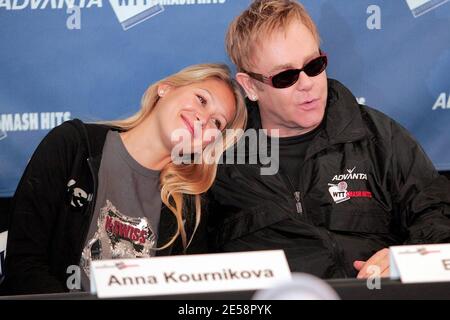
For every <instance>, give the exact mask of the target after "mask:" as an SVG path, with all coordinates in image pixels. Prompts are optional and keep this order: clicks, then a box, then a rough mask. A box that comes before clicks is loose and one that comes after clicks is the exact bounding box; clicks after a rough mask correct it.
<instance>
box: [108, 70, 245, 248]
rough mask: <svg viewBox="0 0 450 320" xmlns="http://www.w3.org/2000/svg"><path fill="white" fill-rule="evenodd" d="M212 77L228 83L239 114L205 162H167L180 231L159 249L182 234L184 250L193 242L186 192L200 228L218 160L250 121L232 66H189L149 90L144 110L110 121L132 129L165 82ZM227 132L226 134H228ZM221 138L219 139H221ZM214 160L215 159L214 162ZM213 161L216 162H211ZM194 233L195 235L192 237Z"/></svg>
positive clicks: (169, 196)
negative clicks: (187, 223) (205, 196)
mask: <svg viewBox="0 0 450 320" xmlns="http://www.w3.org/2000/svg"><path fill="white" fill-rule="evenodd" d="M208 79H217V80H220V81H223V82H224V83H226V84H227V85H228V86H229V88H230V89H231V91H232V92H233V94H234V98H235V104H236V113H235V116H234V118H233V120H232V121H230V122H229V123H228V125H227V127H226V129H234V130H227V131H226V132H225V130H224V131H223V132H222V141H221V143H220V144H219V143H217V142H216V143H214V142H213V143H211V144H209V145H208V146H207V147H206V148H205V149H204V150H203V153H202V160H207V161H202V162H201V163H200V164H196V163H192V164H174V163H173V162H170V163H169V164H168V165H166V166H165V167H164V168H163V169H162V171H161V175H160V185H161V200H162V202H163V203H164V204H165V205H166V206H167V207H168V208H169V209H170V211H171V212H172V213H173V214H174V215H175V218H176V220H177V225H178V227H177V232H176V233H175V235H174V236H173V237H172V239H171V240H170V241H169V242H168V243H167V244H165V245H164V246H163V247H161V248H159V250H162V249H165V248H167V247H169V246H170V245H172V243H173V242H174V241H175V240H176V239H177V237H178V236H179V235H181V240H182V244H183V247H184V249H185V250H186V249H187V247H188V246H189V244H190V241H189V242H188V240H187V236H186V231H185V228H184V224H183V206H184V203H185V201H184V200H185V198H184V197H185V195H194V198H195V211H196V212H195V216H196V221H195V228H194V233H195V230H196V229H197V227H198V225H199V223H200V219H201V194H202V193H205V192H206V191H207V190H208V189H209V188H210V187H211V185H212V184H213V182H214V179H215V178H216V171H217V163H218V160H219V158H220V156H221V155H222V153H223V151H225V150H226V149H227V148H229V147H230V146H232V145H233V143H235V142H236V141H237V140H238V139H239V135H240V134H241V133H242V130H239V129H244V127H245V124H246V121H247V110H246V107H245V102H244V99H243V96H242V91H241V89H240V87H239V85H238V84H237V83H236V82H235V81H234V80H233V78H232V76H231V73H230V70H229V68H228V67H227V66H226V65H224V64H198V65H193V66H190V67H187V68H185V69H183V70H181V71H179V72H178V73H175V74H173V75H171V76H168V77H167V78H165V79H162V80H160V81H158V82H156V83H154V84H152V85H151V86H150V87H148V88H147V90H146V91H145V93H144V95H143V97H142V100H141V109H140V110H139V111H138V112H137V113H136V114H134V115H132V116H131V117H129V118H127V119H123V120H117V121H111V122H108V124H110V125H113V126H115V127H118V128H120V129H122V130H124V131H127V130H130V129H132V128H134V127H136V126H138V125H139V124H140V123H142V122H143V121H144V119H146V117H147V116H148V115H149V114H150V113H151V112H152V110H153V108H154V107H155V105H156V104H157V102H158V100H159V98H160V97H159V95H158V87H159V86H160V85H161V84H168V85H170V86H172V87H175V88H176V87H182V86H186V85H190V84H193V83H198V82H202V81H205V80H208ZM225 133H226V134H225ZM220 140H221V139H217V140H216V141H220ZM211 159H214V161H211ZM210 163H212V164H210ZM192 239H193V235H192V236H191V240H192Z"/></svg>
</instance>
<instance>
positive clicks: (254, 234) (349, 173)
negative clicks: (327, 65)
mask: <svg viewBox="0 0 450 320" xmlns="http://www.w3.org/2000/svg"><path fill="white" fill-rule="evenodd" d="M328 87H329V97H328V101H327V108H326V116H325V118H324V121H325V123H324V125H323V129H322V130H321V131H320V132H319V133H318V134H317V136H315V138H314V139H313V141H312V142H311V144H310V146H309V148H308V150H307V154H306V157H305V160H304V164H303V166H302V167H301V170H300V172H299V176H300V185H299V186H293V185H292V184H291V183H290V182H289V179H288V178H287V177H286V176H285V175H284V174H283V173H278V174H276V175H272V176H262V175H260V165H251V164H246V165H243V164H224V165H221V166H220V167H219V170H218V174H217V178H216V182H215V184H214V185H213V188H212V189H211V190H210V193H209V198H210V209H209V213H210V214H209V231H210V235H211V237H212V240H211V245H212V247H213V248H212V249H213V250H214V251H246V250H266V249H284V251H285V253H286V256H287V259H288V262H289V265H290V267H291V270H292V271H298V272H308V273H311V274H314V275H317V276H319V277H322V278H336V277H352V276H355V275H356V274H357V271H356V270H355V269H354V268H353V261H355V260H367V259H368V258H369V257H371V256H372V255H373V254H374V253H375V252H377V251H378V250H380V249H382V248H385V247H389V246H391V245H398V244H407V243H408V244H418V243H437V242H450V184H449V181H448V180H447V179H446V178H445V177H443V176H440V175H438V173H437V172H436V170H435V169H434V167H433V165H432V163H431V161H430V160H429V159H428V158H427V156H426V155H425V153H424V152H423V150H422V149H421V147H420V146H419V144H418V143H417V142H416V141H414V139H413V138H412V137H411V136H410V134H409V133H408V132H407V131H406V130H405V129H404V128H402V127H401V126H400V125H399V124H397V123H396V122H395V121H393V120H392V119H390V118H388V117H387V116H385V115H384V114H382V113H381V112H379V111H376V110H374V109H371V108H369V107H366V106H361V105H358V103H357V102H356V99H355V97H354V96H353V95H352V94H351V93H350V92H349V91H348V90H347V89H346V88H345V87H344V86H343V85H342V84H340V83H339V82H337V81H335V80H329V83H328ZM260 127H261V124H260V118H259V111H258V108H257V106H255V105H253V106H250V107H249V128H256V129H258V128H260ZM291 180H292V179H291ZM296 192H297V193H296ZM295 193H296V194H295ZM296 198H297V199H296ZM297 200H298V201H297Z"/></svg>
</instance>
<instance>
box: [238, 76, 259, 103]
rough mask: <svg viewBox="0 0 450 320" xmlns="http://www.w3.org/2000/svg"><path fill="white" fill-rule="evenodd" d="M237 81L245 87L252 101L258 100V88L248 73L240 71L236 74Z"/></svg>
mask: <svg viewBox="0 0 450 320" xmlns="http://www.w3.org/2000/svg"><path fill="white" fill-rule="evenodd" d="M236 81H237V82H238V83H239V84H240V85H241V87H242V88H244V91H245V93H246V94H247V96H248V98H249V99H250V100H252V101H256V100H258V94H257V91H256V88H255V86H254V84H253V80H252V78H250V76H249V75H248V74H246V73H243V72H238V73H237V74H236Z"/></svg>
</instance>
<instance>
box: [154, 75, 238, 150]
mask: <svg viewBox="0 0 450 320" xmlns="http://www.w3.org/2000/svg"><path fill="white" fill-rule="evenodd" d="M158 94H159V96H160V99H159V101H158V102H157V104H156V106H155V109H154V111H153V112H154V116H155V117H156V119H157V123H158V124H159V126H160V127H159V130H160V132H161V138H162V140H163V143H164V145H165V146H166V147H167V149H168V150H169V151H170V152H172V149H173V148H175V147H177V149H180V147H181V148H182V149H183V152H182V153H183V154H191V153H197V152H199V151H201V150H203V149H204V148H205V147H206V146H207V145H208V144H209V143H211V142H212V141H213V140H214V138H215V137H217V135H218V134H220V131H222V130H224V129H225V128H226V127H227V126H228V124H229V123H230V122H231V121H232V120H233V118H234V115H235V112H236V104H235V98H234V94H233V91H232V90H231V88H230V87H229V86H228V85H227V84H226V83H225V82H223V81H221V80H216V79H208V80H205V81H202V82H199V83H194V84H191V85H187V86H183V87H172V86H170V85H165V84H162V85H160V86H159V87H158ZM153 112H152V113H153Z"/></svg>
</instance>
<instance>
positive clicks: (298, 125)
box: [238, 22, 327, 137]
mask: <svg viewBox="0 0 450 320" xmlns="http://www.w3.org/2000/svg"><path fill="white" fill-rule="evenodd" d="M285 31H286V32H284V31H283V30H282V31H275V32H274V33H273V34H272V35H271V36H270V37H267V38H265V39H261V42H260V44H259V45H258V46H257V47H256V50H255V56H254V57H253V61H254V66H253V68H252V70H250V71H252V72H255V73H260V74H263V75H265V76H273V75H276V74H278V73H279V72H281V71H284V70H287V69H301V68H303V66H304V65H305V64H307V63H308V62H309V61H311V60H312V59H314V58H316V57H318V56H319V55H320V53H319V45H318V43H317V41H316V40H315V39H314V37H313V35H312V33H311V31H309V29H308V28H307V27H305V26H304V25H303V24H301V23H299V22H293V23H291V24H290V25H289V27H288V28H287V29H286V30H285ZM239 79H240V77H239V76H238V80H239ZM239 82H240V83H241V84H243V83H242V81H239ZM247 83H248V85H247V86H246V85H245V84H243V86H244V88H245V89H246V91H247V93H248V94H249V96H251V95H254V96H256V97H257V99H258V104H259V107H260V113H261V120H262V125H263V128H264V129H279V130H280V136H281V137H283V136H284V137H286V136H295V135H301V134H304V133H307V132H309V131H311V130H313V129H314V128H316V127H317V126H319V124H320V123H321V121H322V119H323V117H324V114H325V106H326V101H327V75H326V72H325V71H324V72H322V73H321V74H319V75H317V76H315V77H309V76H307V75H306V74H305V72H303V71H302V72H301V73H300V76H299V79H298V81H297V82H296V83H295V84H294V85H292V86H291V87H289V88H285V89H276V88H273V87H271V86H270V85H267V84H264V83H262V82H259V81H257V80H254V79H250V80H249V82H247Z"/></svg>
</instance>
